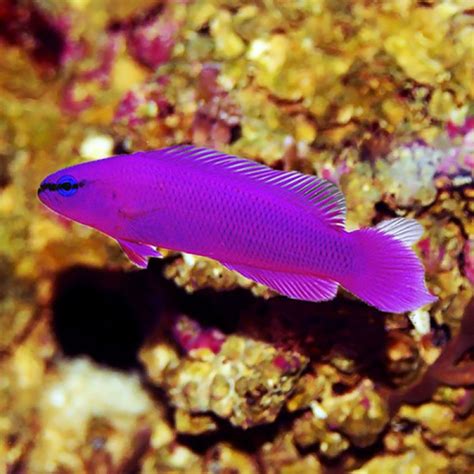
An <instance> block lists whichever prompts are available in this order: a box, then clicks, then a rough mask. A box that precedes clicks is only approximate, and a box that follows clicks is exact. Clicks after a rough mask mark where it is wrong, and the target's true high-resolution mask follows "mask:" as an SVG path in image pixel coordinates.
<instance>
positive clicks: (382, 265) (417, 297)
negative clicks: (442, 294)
mask: <svg viewBox="0 0 474 474" xmlns="http://www.w3.org/2000/svg"><path fill="white" fill-rule="evenodd" d="M422 233H423V228H422V227H421V225H420V224H418V223H417V222H416V221H415V220H413V219H403V218H397V219H391V220H388V221H384V222H382V223H381V224H379V225H378V226H377V227H373V228H367V229H361V230H358V231H355V232H352V233H351V236H352V239H353V242H354V251H355V252H357V260H358V261H359V262H360V266H358V271H357V273H356V274H354V275H351V276H350V277H349V278H347V279H346V281H344V282H341V283H342V284H343V286H344V287H345V288H346V289H347V290H349V291H350V292H351V293H353V294H354V295H356V296H357V297H359V298H360V299H362V300H364V301H365V302H367V303H369V304H370V305H372V306H375V307H376V308H378V309H380V310H382V311H387V312H393V313H403V312H405V311H412V310H415V309H418V308H419V307H421V306H423V305H426V304H428V303H432V302H434V301H436V300H437V298H436V297H435V296H433V295H431V294H430V293H429V291H428V289H427V288H426V285H425V274H424V273H425V272H424V268H423V265H422V263H421V262H420V260H419V258H418V257H417V255H416V253H415V252H414V251H413V249H412V248H411V246H412V245H413V244H414V243H415V242H416V241H417V240H418V239H419V238H420V237H421V234H422Z"/></svg>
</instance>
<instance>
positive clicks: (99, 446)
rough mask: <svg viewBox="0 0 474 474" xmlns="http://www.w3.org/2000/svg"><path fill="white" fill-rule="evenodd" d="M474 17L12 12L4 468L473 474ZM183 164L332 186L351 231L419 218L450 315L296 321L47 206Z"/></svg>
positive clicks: (3, 44) (4, 63) (424, 5)
mask: <svg viewBox="0 0 474 474" xmlns="http://www.w3.org/2000/svg"><path fill="white" fill-rule="evenodd" d="M472 14H473V9H472V6H470V5H469V4H468V2H465V1H462V0H459V1H457V0H452V1H451V0H450V1H444V2H432V1H414V0H413V1H411V0H409V1H404V2H398V1H392V0H389V1H384V2H364V1H362V0H361V1H359V0H356V1H351V2H334V1H331V0H301V1H298V2H296V1H291V2H290V1H286V0H273V1H258V2H247V1H244V0H242V1H240V0H183V1H179V2H178V1H171V0H168V1H166V0H159V1H156V0H139V1H134V2H129V1H127V0H64V1H59V0H23V1H15V0H4V1H3V2H0V56H1V58H2V60H1V65H0V408H1V409H0V470H1V471H2V472H3V471H4V470H5V471H6V472H33V473H36V472H65V473H69V472H71V473H73V472H74V473H81V472H84V473H86V472H87V473H89V472H117V473H118V472H120V473H122V472H143V473H156V472H158V473H166V474H169V473H185V472H186V473H187V472H192V473H207V472H235V473H242V474H244V473H245V474H246V473H251V474H253V473H258V472H268V473H275V474H277V473H282V474H283V473H284V474H298V473H303V472H314V473H324V472H328V473H330V472H354V473H358V474H366V473H367V474H368V473H372V472H374V473H378V472H384V473H385V472H386V473H391V472H394V473H395V472H400V469H403V472H430V473H431V472H433V473H454V472H455V473H466V474H467V473H472V472H473V471H474V454H473V453H474V451H473V439H474V429H473V426H474V418H473V417H474V414H473V407H474V398H473V390H472V386H473V385H474V367H473V362H472V347H473V346H474V302H473V303H471V304H469V301H472V298H473V293H474V292H473V286H474V219H473V212H474V205H473V202H474V201H473V198H474V185H473V169H474V118H473V114H474V106H473V104H474V88H473V84H474V82H473V80H472V70H473V67H474V59H473V54H472V45H473V43H474V29H473V27H472ZM183 142H193V143H195V144H198V145H206V146H211V147H214V148H217V149H220V150H223V151H227V152H231V153H236V154H239V155H241V156H245V157H248V158H249V159H254V160H257V161H260V162H264V163H266V164H268V165H270V166H272V167H275V168H278V169H285V170H299V171H302V172H305V173H309V174H317V175H318V176H322V177H324V178H326V179H330V180H332V181H334V182H336V183H337V184H338V185H339V186H340V187H341V189H342V190H343V192H344V194H345V196H346V199H347V206H348V227H349V229H354V228H358V227H362V226H368V225H373V224H376V223H378V222H379V221H380V220H383V219H386V218H389V217H395V216H406V217H414V218H416V219H418V220H419V222H420V223H421V224H422V225H423V226H424V229H425V233H424V235H423V237H422V239H421V240H420V242H419V243H418V244H417V247H416V249H417V252H418V254H419V255H420V257H421V259H422V261H423V263H424V265H425V267H426V270H427V284H428V286H429V288H430V290H431V291H432V292H433V293H435V294H436V295H437V296H438V298H439V300H438V301H437V302H436V303H434V304H433V305H432V306H431V307H427V308H423V309H422V310H420V311H418V312H414V313H413V314H411V315H409V316H410V318H407V315H392V314H381V313H379V312H377V311H375V310H374V309H372V308H369V307H367V306H365V305H362V304H361V303H359V302H357V301H355V300H354V299H353V298H352V297H351V295H349V294H346V293H344V292H343V291H341V292H340V294H339V295H338V298H337V299H336V300H335V301H334V302H331V303H324V304H309V303H301V302H296V301H289V300H285V299H283V298H278V297H277V298H274V294H273V293H272V292H271V291H269V290H268V289H267V288H265V287H263V286H260V285H257V284H255V283H253V282H251V281H249V280H247V279H245V278H243V277H241V276H239V275H237V274H235V273H233V272H231V271H229V270H227V269H224V268H222V267H221V266H220V265H218V264H217V263H216V262H214V261H210V260H207V259H204V258H200V257H196V256H193V255H186V254H176V253H173V252H169V251H167V252H164V253H165V255H166V258H165V260H164V261H163V262H161V263H157V262H155V261H153V262H151V264H150V267H149V269H148V270H146V271H143V272H135V271H134V270H133V269H132V266H131V264H130V263H129V262H128V261H127V260H126V258H125V257H124V256H123V255H122V253H121V250H120V249H119V248H118V246H117V245H116V244H115V243H114V242H112V241H111V240H109V239H107V238H106V237H105V236H103V235H101V234H99V233H98V232H93V231H92V230H90V229H88V228H86V227H83V226H80V225H76V224H73V223H70V222H68V221H65V220H64V219H62V218H61V217H59V216H55V215H52V214H51V213H49V212H47V211H46V210H45V209H44V208H42V207H41V206H40V204H39V203H38V202H37V200H36V190H37V186H38V184H39V182H40V181H41V179H42V178H43V177H44V176H45V175H47V174H49V173H50V172H52V171H53V170H56V169H58V168H60V167H64V166H67V165H70V164H73V163H78V162H82V161H86V160H91V159H97V158H101V157H103V156H107V155H111V154H113V153H128V152H132V151H135V150H140V149H152V148H158V147H162V146H166V145H171V144H176V143H183ZM281 244H282V245H285V242H282V243H281ZM99 269H101V270H99ZM411 321H413V322H414V324H412V323H411Z"/></svg>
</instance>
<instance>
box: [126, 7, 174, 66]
mask: <svg viewBox="0 0 474 474" xmlns="http://www.w3.org/2000/svg"><path fill="white" fill-rule="evenodd" d="M178 31H179V24H178V23H177V22H176V20H174V19H173V18H172V16H171V15H170V14H169V13H168V12H167V11H166V10H165V11H164V12H163V13H161V14H157V15H155V16H153V17H152V18H151V19H147V20H146V21H145V22H143V23H139V24H136V25H133V26H132V27H131V28H130V29H129V30H128V32H127V33H126V37H127V46H128V49H129V51H130V54H131V55H132V56H133V57H134V58H136V59H137V60H138V61H139V62H141V63H142V64H144V65H145V66H148V67H150V68H152V69H155V68H157V67H158V66H160V65H161V64H163V63H165V62H167V61H168V60H169V59H170V57H171V52H172V50H173V46H174V43H175V41H176V37H177V33H178Z"/></svg>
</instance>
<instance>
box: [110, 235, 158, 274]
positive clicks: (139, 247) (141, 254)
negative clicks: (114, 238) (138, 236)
mask: <svg viewBox="0 0 474 474" xmlns="http://www.w3.org/2000/svg"><path fill="white" fill-rule="evenodd" d="M118 243H119V244H120V247H122V250H123V251H124V252H125V254H126V255H127V257H128V258H129V259H130V261H132V262H133V263H134V264H135V265H137V266H139V267H140V268H146V267H147V265H148V259H149V258H150V257H158V258H163V255H162V254H161V253H160V252H158V250H156V249H155V248H153V247H152V246H151V245H147V244H139V243H137V242H130V241H128V240H118Z"/></svg>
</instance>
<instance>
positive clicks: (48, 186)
mask: <svg viewBox="0 0 474 474" xmlns="http://www.w3.org/2000/svg"><path fill="white" fill-rule="evenodd" d="M85 184H86V183H85V181H80V182H79V183H74V184H72V183H68V182H64V183H60V184H57V183H43V184H42V185H41V186H40V187H39V189H38V192H39V193H42V192H44V191H57V190H58V189H63V190H64V191H70V190H71V189H79V188H82V187H83V186H85Z"/></svg>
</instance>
